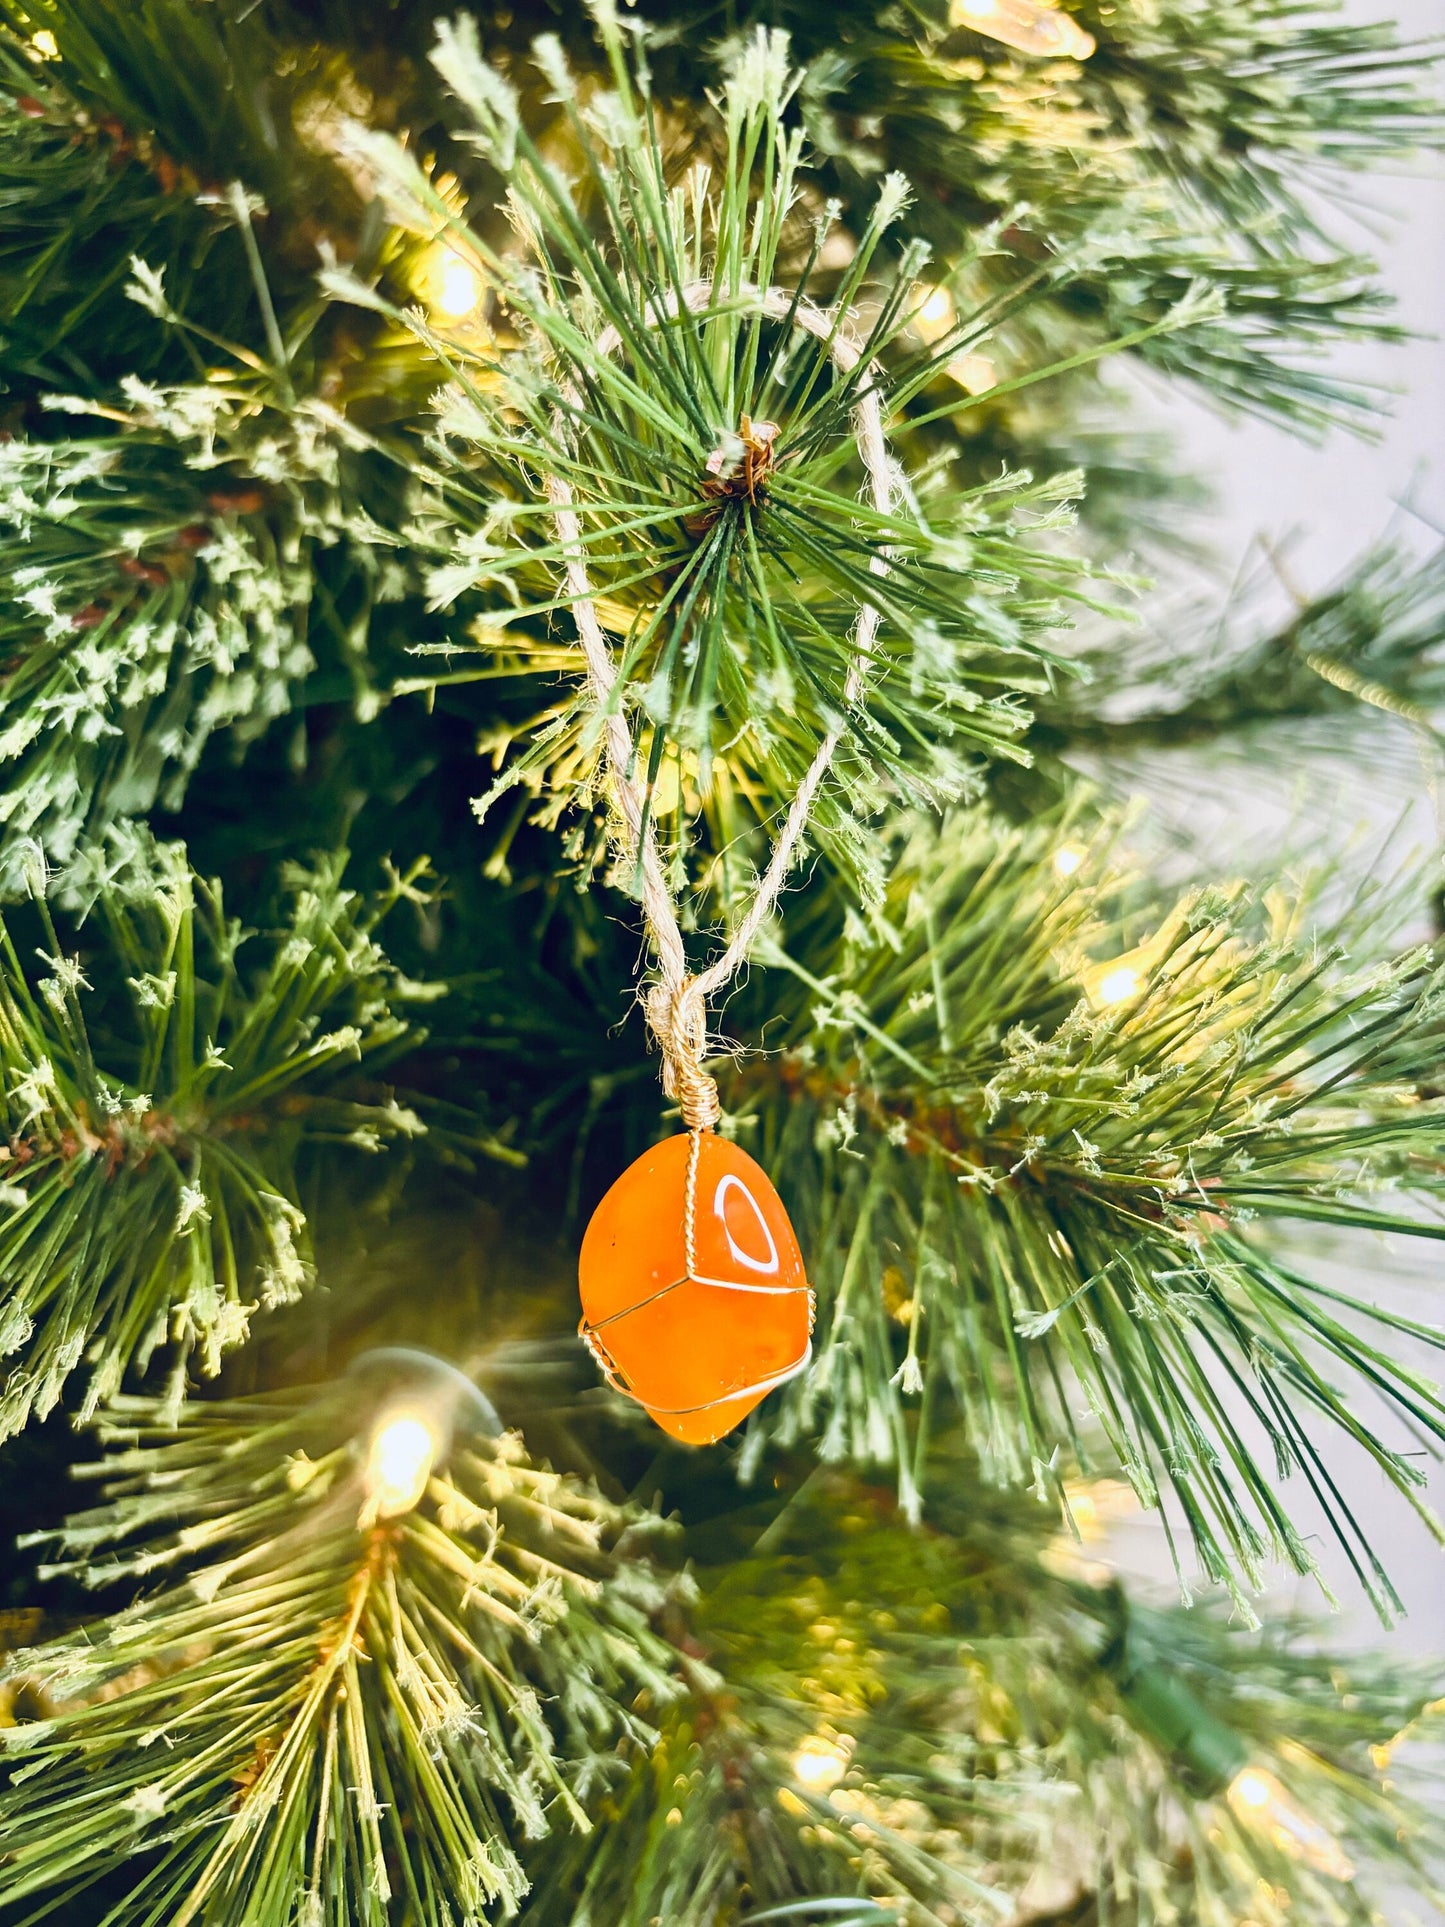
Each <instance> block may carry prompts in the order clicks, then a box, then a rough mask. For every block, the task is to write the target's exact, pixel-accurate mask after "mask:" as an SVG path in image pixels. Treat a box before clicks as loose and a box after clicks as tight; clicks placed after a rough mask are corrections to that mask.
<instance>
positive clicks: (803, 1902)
mask: <svg viewBox="0 0 1445 1927" xmlns="http://www.w3.org/2000/svg"><path fill="white" fill-rule="evenodd" d="M948 1472H949V1477H948V1479H947V1481H946V1482H945V1487H944V1493H943V1496H942V1499H941V1504H940V1509H939V1514H938V1516H937V1518H936V1519H935V1520H934V1522H933V1523H932V1525H931V1526H929V1527H925V1528H924V1529H923V1530H921V1531H920V1530H918V1529H915V1528H911V1527H909V1526H907V1525H906V1524H905V1523H904V1522H903V1521H902V1520H900V1519H899V1517H898V1516H897V1513H896V1511H893V1510H892V1508H891V1507H890V1505H889V1503H888V1499H887V1496H886V1495H885V1494H883V1493H881V1492H879V1491H877V1490H870V1489H869V1488H867V1487H865V1486H861V1485H860V1484H858V1483H857V1482H856V1481H854V1480H852V1479H849V1478H846V1477H844V1476H842V1475H839V1474H836V1473H835V1474H830V1475H828V1476H826V1477H815V1478H814V1479H813V1480H812V1481H811V1482H810V1483H809V1485H808V1486H807V1487H806V1488H805V1490H804V1491H803V1492H802V1494H800V1495H798V1496H796V1497H794V1498H793V1499H792V1500H791V1501H790V1502H789V1503H788V1504H787V1505H785V1506H784V1508H783V1509H782V1511H781V1512H780V1513H779V1514H778V1515H777V1516H776V1517H775V1518H774V1519H773V1521H772V1523H771V1524H768V1525H764V1524H763V1521H762V1519H761V1517H760V1516H757V1515H760V1514H761V1513H762V1511H763V1510H765V1508H761V1507H760V1508H757V1509H756V1513H755V1516H753V1517H751V1518H749V1519H746V1520H745V1523H746V1524H747V1525H748V1526H749V1527H750V1528H751V1532H752V1533H753V1535H758V1534H759V1532H760V1536H758V1537H757V1544H756V1548H755V1549H753V1548H750V1547H749V1546H748V1545H747V1544H746V1536H747V1535H745V1534H741V1533H739V1534H735V1535H728V1536H727V1537H726V1538H725V1540H724V1544H725V1546H726V1556H725V1557H720V1556H719V1554H720V1551H721V1550H722V1548H720V1547H719V1545H718V1543H717V1537H716V1528H715V1527H714V1528H711V1529H707V1530H706V1531H705V1530H701V1529H700V1530H699V1531H697V1532H696V1533H695V1535H694V1538H695V1540H696V1542H697V1550H698V1552H699V1554H700V1555H701V1556H700V1562H699V1567H698V1578H699V1582H700V1584H701V1587H702V1595H703V1596H702V1600H701V1603H700V1605H699V1607H698V1609H697V1612H696V1614H695V1616H694V1617H695V1634H694V1637H695V1639H696V1640H697V1642H698V1644H699V1646H700V1648H701V1651H702V1654H703V1655H704V1657H705V1659H706V1661H707V1663H708V1664H709V1665H710V1666H711V1667H714V1668H716V1669H717V1673H718V1675H719V1685H718V1688H717V1691H716V1693H715V1695H714V1697H713V1698H712V1699H711V1701H710V1702H707V1703H705V1710H700V1709H699V1707H698V1706H697V1705H696V1704H694V1705H693V1706H692V1707H690V1708H684V1709H681V1710H679V1712H678V1713H677V1714H675V1715H674V1716H673V1719H672V1721H671V1723H670V1725H669V1727H668V1730H667V1735H666V1739H665V1742H664V1745H663V1747H662V1748H661V1749H660V1750H659V1751H658V1753H657V1754H655V1755H654V1756H653V1758H652V1759H651V1760H649V1761H639V1762H638V1763H637V1766H636V1768H635V1770H634V1772H633V1774H632V1776H631V1778H630V1780H629V1782H628V1783H627V1784H626V1786H625V1788H624V1789H623V1790H622V1791H621V1792H620V1793H618V1794H616V1795H614V1796H613V1799H612V1801H611V1802H610V1804H609V1808H608V1812H607V1824H606V1826H605V1827H603V1828H599V1830H598V1832H597V1833H596V1834H595V1835H593V1836H591V1837H590V1838H589V1839H587V1840H586V1841H568V1840H564V1839H560V1838H559V1839H556V1840H554V1841H553V1842H552V1843H549V1845H548V1846H547V1847H546V1848H544V1850H543V1852H542V1854H541V1856H540V1860H539V1872H538V1875H537V1883H536V1888H535V1891H534V1893H533V1895H532V1896H531V1900H530V1904H529V1908H528V1910H527V1912H526V1913H525V1915H524V1919H525V1920H526V1921H527V1922H528V1923H531V1922H533V1921H535V1922H536V1923H538V1927H541V1923H542V1922H544V1921H552V1920H557V1919H560V1918H567V1919H570V1920H571V1922H572V1923H573V1927H603V1923H604V1922H605V1923H606V1924H607V1927H647V1923H649V1922H652V1921H655V1920H657V1919H662V1920H665V1921H667V1922H668V1923H669V1927H673V1924H674V1923H675V1924H676V1927H732V1923H734V1922H737V1921H741V1920H748V1921H752V1920H768V1919H778V1920H783V1919H794V1920H798V1921H800V1922H809V1923H811V1922H813V1921H817V1922H818V1923H819V1924H820V1927H821V1923H822V1922H823V1921H825V1920H827V1921H832V1920H834V1919H835V1918H843V1919H847V1920H857V1921H860V1922H861V1921H865V1920H872V1919H873V1918H874V1916H873V1915H872V1914H870V1913H869V1912H868V1911H867V1903H868V1902H869V1901H872V1902H874V1903H878V1904H880V1905H881V1907H882V1909H883V1910H885V1911H884V1913H883V1917H884V1918H895V1919H896V1918H897V1917H898V1916H899V1914H902V1916H903V1918H905V1919H908V1920H910V1921H917V1922H919V1923H930V1927H931V1924H932V1923H937V1922H940V1921H947V1920H950V1919H956V1918H959V1917H962V1918H964V1919H967V1920H969V1921H977V1922H980V1923H981V1922H985V1921H1007V1922H1010V1923H1014V1927H1022V1923H1024V1922H1025V1921H1028V1920H1034V1919H1039V1918H1042V1917H1044V1916H1045V1914H1051V1913H1052V1912H1054V1911H1057V1910H1059V1909H1060V1908H1062V1907H1063V1905H1064V1904H1065V1898H1066V1897H1067V1898H1068V1900H1069V1901H1071V1902H1072V1903H1073V1904H1076V1905H1084V1904H1086V1901H1087V1899H1088V1898H1089V1897H1093V1898H1096V1899H1097V1902H1098V1905H1099V1907H1100V1909H1101V1915H1102V1917H1103V1918H1105V1919H1108V1920H1110V1921H1116V1922H1121V1923H1126V1924H1127V1927H1146V1923H1148V1922H1150V1921H1157V1920H1160V1919H1171V1920H1173V1919H1188V1920H1194V1919H1199V1920H1208V1919H1216V1920H1232V1919H1238V1918H1242V1917H1244V1910H1245V1909H1246V1908H1249V1909H1250V1910H1251V1911H1250V1913H1249V1916H1248V1917H1249V1918H1251V1919H1255V1920H1258V1921H1260V1922H1261V1923H1266V1922H1267V1923H1268V1927H1281V1924H1282V1923H1283V1922H1284V1921H1285V1920H1286V1919H1288V1920H1292V1921H1299V1920H1306V1921H1316V1920H1318V1921H1320V1922H1324V1921H1336V1922H1352V1923H1356V1922H1357V1923H1361V1927H1363V1923H1364V1922H1366V1921H1368V1920H1369V1919H1370V1918H1371V1901H1370V1899H1369V1896H1368V1893H1367V1891H1365V1889H1366V1888H1367V1885H1368V1880H1369V1878H1370V1873H1371V1872H1373V1870H1374V1867H1375V1866H1376V1865H1379V1866H1388V1865H1391V1864H1393V1865H1395V1866H1396V1867H1397V1868H1398V1867H1399V1866H1400V1865H1401V1863H1402V1861H1403V1862H1404V1864H1405V1865H1407V1866H1408V1868H1409V1875H1408V1877H1409V1878H1410V1879H1411V1881H1412V1883H1415V1884H1417V1889H1418V1891H1420V1892H1421V1893H1422V1895H1429V1896H1431V1897H1433V1896H1434V1894H1435V1893H1436V1891H1437V1887H1436V1882H1437V1881H1438V1870H1439V1865H1440V1854H1441V1846H1442V1841H1441V1838H1440V1830H1439V1826H1438V1822H1437V1821H1436V1819H1435V1818H1434V1816H1433V1814H1432V1812H1431V1808H1430V1791H1429V1787H1428V1783H1427V1782H1426V1781H1425V1779H1424V1776H1423V1775H1420V1776H1417V1777H1416V1779H1415V1781H1414V1782H1413V1784H1412V1783H1411V1782H1410V1781H1409V1780H1408V1779H1406V1778H1402V1777H1401V1769H1400V1766H1399V1764H1398V1763H1395V1762H1390V1763H1389V1767H1388V1770H1389V1773H1390V1782H1389V1784H1388V1785H1387V1784H1382V1775H1383V1773H1384V1771H1385V1770H1386V1767H1385V1765H1384V1764H1382V1763H1383V1762H1385V1761H1387V1759H1388V1756H1389V1754H1390V1753H1391V1751H1392V1749H1391V1748H1389V1747H1388V1746H1386V1747H1383V1748H1381V1749H1380V1751H1379V1753H1378V1754H1374V1753H1372V1749H1375V1748H1376V1747H1378V1746H1379V1743H1380V1741H1381V1737H1382V1736H1384V1737H1385V1738H1386V1739H1387V1740H1388V1738H1389V1737H1390V1736H1392V1735H1396V1734H1400V1733H1401V1731H1402V1729H1406V1728H1407V1727H1408V1724H1409V1723H1410V1722H1412V1721H1413V1720H1414V1719H1415V1718H1416V1717H1417V1716H1418V1714H1419V1713H1420V1711H1421V1708H1422V1707H1423V1706H1424V1705H1425V1703H1426V1702H1427V1701H1428V1700H1429V1697H1430V1693H1431V1690H1432V1681H1431V1679H1430V1677H1429V1675H1428V1673H1427V1671H1426V1669H1424V1668H1421V1669H1420V1671H1419V1672H1418V1673H1417V1674H1415V1675H1409V1674H1401V1673H1400V1672H1398V1671H1395V1670H1394V1669H1392V1668H1391V1667H1390V1666H1387V1665H1385V1664H1383V1663H1381V1662H1377V1661H1370V1660H1363V1661H1361V1660H1358V1659H1353V1658H1351V1659H1348V1660H1346V1659H1341V1658H1339V1657H1337V1656H1335V1655H1333V1654H1330V1653H1328V1652H1325V1653H1320V1652H1318V1651H1311V1650H1310V1647H1309V1641H1308V1630H1309V1629H1307V1628H1305V1627H1302V1626H1293V1627H1291V1628H1289V1629H1288V1630H1287V1631H1286V1632H1285V1633H1283V1634H1281V1635H1278V1636H1275V1637H1272V1638H1269V1639H1259V1640H1257V1639H1255V1638H1253V1637H1252V1636H1249V1635H1247V1634H1243V1633H1241V1632H1240V1631H1239V1630H1238V1629H1237V1628H1232V1627H1230V1626H1229V1625H1227V1624H1226V1623H1225V1621H1224V1618H1223V1616H1222V1615H1221V1614H1218V1613H1215V1612H1210V1611H1207V1610H1204V1609H1199V1608H1196V1609H1194V1610H1193V1611H1185V1610H1182V1609H1176V1610H1174V1611H1172V1612H1162V1613H1155V1612H1148V1611H1145V1610H1143V1609H1140V1608H1138V1607H1129V1606H1126V1605H1125V1604H1124V1602H1123V1601H1122V1600H1121V1596H1120V1595H1119V1593H1118V1591H1117V1588H1114V1587H1110V1586H1103V1587H1101V1586H1099V1585H1097V1584H1096V1583H1093V1581H1092V1580H1091V1579H1086V1578H1081V1577H1080V1573H1079V1566H1080V1562H1079V1560H1078V1559H1077V1557H1076V1556H1075V1555H1074V1553H1073V1552H1072V1550H1071V1547H1070V1544H1069V1542H1067V1541H1064V1540H1058V1539H1056V1540H1053V1541H1052V1542H1046V1540H1045V1534H1046V1532H1047V1524H1046V1515H1044V1514H1042V1513H1040V1512H1039V1511H1038V1510H1034V1511H1033V1512H1032V1514H1030V1512H1029V1511H1028V1510H1023V1511H1021V1510H1020V1508H1019V1506H1018V1503H1017V1501H1016V1500H1014V1499H1012V1498H1010V1497H1006V1496H1004V1495H1001V1494H999V1493H998V1492H997V1491H996V1490H991V1489H990V1488H989V1487H988V1486H986V1485H981V1484H979V1483H978V1481H977V1479H976V1477H975V1476H974V1475H973V1473H972V1472H971V1470H970V1468H969V1466H968V1465H967V1464H966V1463H964V1462H960V1461H958V1460H956V1459H950V1460H949V1462H948ZM1075 1496H1076V1498H1077V1499H1078V1501H1079V1503H1080V1506H1081V1508H1082V1505H1083V1502H1084V1499H1085V1497H1087V1494H1078V1493H1076V1495H1075ZM709 1541H710V1542H709ZM740 1541H741V1542H740ZM704 1548H706V1549H704ZM709 1553H710V1554H711V1557H709V1556H708V1555H709ZM1121 1612H1122V1613H1127V1614H1128V1616H1129V1618H1130V1620H1131V1622H1133V1623H1135V1630H1136V1632H1137V1633H1138V1634H1139V1635H1140V1636H1141V1637H1144V1638H1147V1641H1148V1645H1149V1651H1150V1653H1151V1656H1152V1663H1153V1664H1154V1665H1155V1666H1156V1667H1159V1668H1162V1669H1163V1670H1164V1671H1165V1672H1167V1674H1168V1675H1169V1676H1170V1678H1171V1679H1173V1680H1174V1681H1175V1682H1177V1683H1178V1684H1180V1685H1182V1686H1183V1687H1184V1688H1185V1689H1186V1691H1187V1692H1189V1693H1190V1694H1191V1695H1192V1696H1193V1698H1194V1702H1195V1705H1196V1710H1197V1717H1198V1720H1199V1722H1200V1725H1201V1727H1202V1726H1204V1725H1206V1724H1209V1725H1210V1726H1211V1729H1212V1728H1213V1727H1216V1726H1223V1727H1224V1728H1225V1729H1226V1730H1227V1732H1228V1733H1229V1735H1230V1736H1231V1738H1232V1740H1233V1742H1234V1743H1235V1744H1236V1745H1237V1747H1238V1753H1239V1757H1240V1758H1241V1759H1242V1760H1247V1761H1249V1762H1251V1763H1252V1764H1253V1765H1254V1766H1255V1768H1257V1769H1263V1770H1265V1771H1270V1772H1273V1773H1275V1774H1276V1775H1277V1776H1279V1777H1281V1778H1282V1780H1283V1781H1284V1782H1286V1783H1287V1784H1288V1785H1289V1787H1290V1789H1291V1791H1292V1793H1293V1794H1294V1796H1295V1797H1296V1799H1298V1800H1299V1801H1300V1803H1301V1804H1302V1805H1303V1806H1304V1807H1305V1808H1306V1810H1307V1811H1309V1812H1310V1813H1311V1814H1312V1815H1313V1816H1314V1817H1315V1818H1316V1819H1317V1820H1318V1821H1319V1823H1320V1824H1321V1825H1322V1826H1324V1827H1325V1828H1327V1829H1329V1830H1330V1831H1331V1832H1332V1833H1333V1834H1335V1835H1336V1837H1337V1838H1338V1839H1339V1840H1340V1841H1341V1842H1342V1843H1344V1844H1346V1845H1347V1846H1348V1847H1349V1849H1350V1850H1351V1851H1352V1852H1354V1853H1357V1854H1359V1855H1360V1856H1361V1857H1362V1858H1364V1859H1366V1860H1368V1861H1369V1862H1370V1863H1371V1867H1370V1871H1369V1872H1367V1874H1366V1875H1365V1877H1364V1878H1363V1879H1362V1881H1361V1887H1360V1889H1356V1888H1354V1887H1344V1886H1341V1885H1340V1884H1339V1883H1337V1882H1336V1881H1335V1880H1333V1879H1331V1878H1329V1877H1327V1876H1324V1875H1322V1874H1321V1873H1319V1872H1318V1871H1316V1870H1313V1869H1310V1868H1307V1867H1304V1866H1301V1865H1300V1864H1299V1863H1298V1862H1297V1861H1294V1860H1292V1859H1291V1858H1290V1857H1289V1856H1288V1855H1287V1854H1286V1853H1284V1852H1283V1851H1282V1850H1281V1849H1280V1847H1279V1845H1278V1844H1277V1843H1276V1842H1275V1841H1274V1840H1272V1839H1271V1838H1270V1837H1269V1835H1268V1834H1267V1832H1265V1833H1261V1832H1259V1831H1256V1830H1254V1829H1252V1828H1250V1827H1248V1826H1247V1825H1244V1824H1241V1822H1240V1821H1239V1820H1238V1819H1237V1817H1236V1816H1235V1814H1234V1813H1233V1812H1232V1810H1231V1809H1230V1807H1229V1806H1228V1805H1227V1804H1226V1803H1225V1801H1224V1800H1223V1798H1222V1797H1221V1794H1222V1791H1223V1789H1222V1788H1221V1787H1219V1786H1211V1787H1208V1788H1202V1787H1201V1786H1200V1785H1199V1784H1198V1783H1196V1782H1195V1781H1193V1780H1192V1779H1191V1777H1190V1769H1189V1766H1188V1762H1187V1760H1186V1759H1185V1758H1184V1757H1183V1755H1182V1754H1175V1753H1171V1752H1170V1751H1168V1750H1167V1749H1165V1748H1162V1747H1161V1746H1160V1745H1159V1743H1158V1742H1157V1741H1156V1740H1155V1739H1154V1738H1152V1737H1151V1736H1150V1735H1149V1734H1148V1733H1147V1732H1146V1731H1144V1730H1142V1729H1141V1727H1140V1726H1138V1725H1136V1724H1135V1717H1136V1716H1135V1715H1134V1713H1133V1711H1132V1708H1131V1701H1130V1696H1129V1694H1130V1689H1129V1687H1128V1684H1127V1682H1126V1683H1125V1684H1123V1685H1121V1682H1120V1681H1119V1679H1118V1678H1116V1676H1115V1673H1114V1672H1113V1671H1112V1670H1111V1666H1112V1664H1113V1662H1112V1659H1111V1657H1110V1656H1111V1653H1112V1649H1113V1642H1114V1640H1115V1627H1116V1623H1117V1621H1118V1618H1119V1615H1120V1614H1121ZM1427 1731H1428V1722H1427ZM1402 1737H1405V1738H1408V1737H1409V1734H1408V1732H1406V1733H1404V1734H1403V1735H1402ZM980 1877H982V1878H983V1879H984V1880H986V1881H987V1882H988V1886H987V1887H979V1886H975V1885H973V1884H972V1883H975V1882H978V1881H979V1880H980ZM990 1889H991V1891H990ZM1262 1896H1263V1903H1262V1901H1261V1897H1262ZM825 1897H826V1901H825ZM1050 1897H1051V1898H1050ZM810 1900H812V1902H813V1903H814V1908H816V1911H814V1910H813V1908H810V1906H809V1904H808V1902H809V1901H810ZM847 1903H851V1905H852V1906H853V1907H855V1908H857V1909H858V1911H857V1912H856V1913H854V1912H849V1911H847ZM1261 1904H1263V1911H1261ZM790 1907H791V1909H792V1911H791V1912H790V1911H789V1908H790ZM755 1910H756V1911H755ZM774 1910H776V1911H774ZM1196 1910H1197V1912H1196Z"/></svg>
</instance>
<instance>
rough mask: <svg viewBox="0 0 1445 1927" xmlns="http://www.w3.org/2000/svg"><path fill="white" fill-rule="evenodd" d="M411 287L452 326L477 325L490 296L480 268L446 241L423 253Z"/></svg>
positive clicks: (434, 312) (418, 260)
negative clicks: (483, 301)
mask: <svg viewBox="0 0 1445 1927" xmlns="http://www.w3.org/2000/svg"><path fill="white" fill-rule="evenodd" d="M411 284H412V287H413V288H414V289H415V290H416V292H417V295H418V297H419V298H420V299H421V300H422V301H423V302H425V304H426V306H427V307H428V308H430V309H431V311H432V313H433V314H434V315H436V316H438V317H439V318H440V319H441V320H443V321H451V322H461V321H466V322H472V321H474V320H475V318H476V316H477V311H478V310H479V309H480V307H481V305H482V299H483V296H484V295H485V293H486V287H485V284H484V283H483V280H482V277H481V275H480V273H479V272H478V270H477V269H476V267H475V266H474V265H473V264H472V262H470V261H469V260H467V258H466V256H465V255H462V254H459V253H458V252H457V250H456V248H455V247H454V246H453V245H452V244H451V243H450V242H449V241H446V240H436V241H433V242H432V243H431V245H430V246H429V247H427V248H424V249H423V250H422V253H421V255H420V256H419V257H418V259H417V261H416V264H415V266H414V267H413V269H412V274H411Z"/></svg>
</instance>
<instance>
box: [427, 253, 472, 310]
mask: <svg viewBox="0 0 1445 1927" xmlns="http://www.w3.org/2000/svg"><path fill="white" fill-rule="evenodd" d="M481 298H482V277H481V276H480V275H479V274H478V273H477V271H476V269H475V268H470V267H468V266H467V264H466V262H465V261H460V260H458V259H457V257H456V255H452V256H451V257H450V259H449V260H447V261H446V262H444V263H443V265H442V271H441V277H440V286H439V287H438V289H437V309H438V311H439V312H440V313H441V314H444V315H446V316H447V317H448V318H449V319H450V320H453V321H459V320H460V319H461V317H462V316H463V315H464V314H471V312H472V311H473V309H474V308H476V307H477V305H478V304H479V303H480V301H481Z"/></svg>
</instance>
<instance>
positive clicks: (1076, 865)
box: [1054, 843, 1084, 877]
mask: <svg viewBox="0 0 1445 1927" xmlns="http://www.w3.org/2000/svg"><path fill="white" fill-rule="evenodd" d="M1083 861H1084V852H1083V851H1082V850H1081V849H1078V848H1077V847H1076V846H1075V845H1074V844H1072V843H1064V844H1061V845H1060V846H1059V848H1058V849H1057V850H1055V851H1054V871H1055V874H1056V875H1058V876H1061V877H1071V876H1073V875H1074V874H1075V873H1076V872H1077V871H1078V870H1079V869H1080V868H1082V866H1083Z"/></svg>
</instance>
